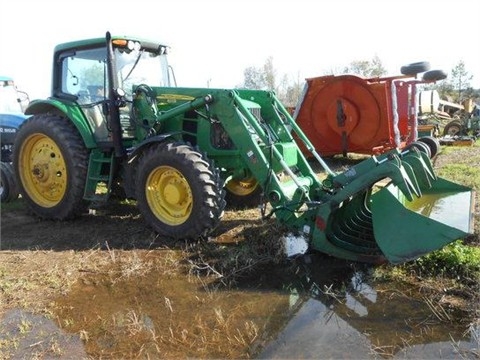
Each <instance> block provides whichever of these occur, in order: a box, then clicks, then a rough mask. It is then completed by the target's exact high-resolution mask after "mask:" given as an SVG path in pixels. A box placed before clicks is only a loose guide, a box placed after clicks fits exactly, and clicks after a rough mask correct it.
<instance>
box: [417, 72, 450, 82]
mask: <svg viewBox="0 0 480 360" xmlns="http://www.w3.org/2000/svg"><path fill="white" fill-rule="evenodd" d="M446 78H447V73H446V72H445V71H443V70H430V71H427V72H426V73H425V74H423V76H422V79H423V81H440V80H444V79H446Z"/></svg>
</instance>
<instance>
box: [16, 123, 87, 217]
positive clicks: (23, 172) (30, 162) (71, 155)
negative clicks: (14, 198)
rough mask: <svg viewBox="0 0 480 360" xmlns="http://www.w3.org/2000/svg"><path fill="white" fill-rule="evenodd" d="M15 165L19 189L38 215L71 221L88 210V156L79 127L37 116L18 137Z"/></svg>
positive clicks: (22, 127) (25, 125)
mask: <svg viewBox="0 0 480 360" xmlns="http://www.w3.org/2000/svg"><path fill="white" fill-rule="evenodd" d="M13 164H14V169H15V173H16V175H17V179H18V182H19V184H18V185H19V190H20V193H21V194H22V197H23V198H24V199H25V201H26V203H27V205H28V207H29V208H30V209H31V210H32V211H33V212H34V213H35V214H36V215H38V216H40V217H42V218H47V219H54V220H66V219H71V218H73V217H75V216H77V215H79V214H80V213H81V212H82V211H84V210H85V203H84V202H83V192H84V187H85V181H86V177H87V167H88V153H87V149H86V147H85V145H84V143H83V141H82V138H81V136H80V134H79V133H78V131H77V129H76V128H75V126H74V125H73V124H72V123H71V122H70V121H69V120H68V119H66V118H64V117H62V116H57V115H49V114H46V115H35V116H32V117H31V118H29V119H28V120H27V121H26V122H25V123H23V124H22V126H21V127H20V129H19V131H18V133H17V136H16V138H15V145H14V149H13Z"/></svg>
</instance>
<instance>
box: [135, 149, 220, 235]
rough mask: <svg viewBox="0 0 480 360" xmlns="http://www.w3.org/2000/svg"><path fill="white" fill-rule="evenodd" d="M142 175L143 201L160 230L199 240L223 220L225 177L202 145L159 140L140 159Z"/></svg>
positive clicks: (144, 212) (140, 202) (139, 177)
mask: <svg viewBox="0 0 480 360" xmlns="http://www.w3.org/2000/svg"><path fill="white" fill-rule="evenodd" d="M136 174H137V175H136V179H135V190H136V199H137V206H138V208H139V210H140V212H141V214H142V215H143V217H144V218H145V221H146V222H147V223H148V224H149V225H150V226H151V227H152V228H153V229H154V230H155V231H156V232H157V233H158V234H159V235H161V236H165V237H168V238H173V239H190V240H191V239H197V238H200V237H202V236H207V235H208V234H209V233H210V232H211V231H212V230H213V229H214V228H215V227H216V226H217V225H218V223H219V222H220V219H221V217H222V216H223V211H224V208H225V200H224V197H225V191H224V190H223V182H222V181H221V179H220V175H219V172H218V170H217V169H215V168H214V166H213V163H211V162H210V161H208V159H207V158H206V156H205V155H204V154H203V153H201V152H200V151H198V150H197V149H194V148H192V147H191V146H190V145H188V144H185V143H181V142H176V143H173V142H169V143H161V144H156V145H153V146H151V147H149V148H148V149H146V150H145V151H144V153H143V154H142V155H141V157H140V158H139V159H138V163H137V167H136Z"/></svg>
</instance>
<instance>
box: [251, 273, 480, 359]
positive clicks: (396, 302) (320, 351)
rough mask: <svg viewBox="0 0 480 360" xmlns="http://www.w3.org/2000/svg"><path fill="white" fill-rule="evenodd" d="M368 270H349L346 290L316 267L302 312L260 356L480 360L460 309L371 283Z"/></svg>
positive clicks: (306, 282) (305, 284)
mask: <svg viewBox="0 0 480 360" xmlns="http://www.w3.org/2000/svg"><path fill="white" fill-rule="evenodd" d="M367 272H368V269H366V268H364V269H356V270H352V272H347V273H346V274H345V276H346V277H349V281H347V282H345V283H344V289H343V290H344V291H342V292H334V289H332V286H331V285H330V286H329V285H328V284H329V282H328V274H325V273H324V272H322V270H321V269H320V268H319V267H318V266H317V265H312V266H310V267H309V268H308V269H307V273H306V274H305V277H304V278H303V281H301V284H300V286H298V289H299V293H298V294H297V295H295V296H294V297H295V298H296V299H297V300H296V302H297V305H296V306H297V311H296V312H295V314H293V315H292V317H291V319H289V321H288V323H286V324H285V327H284V328H283V329H282V330H279V332H278V335H277V336H276V337H275V338H274V339H273V341H271V342H270V343H267V344H265V345H264V349H263V351H261V352H260V354H259V355H258V358H268V359H280V358H282V359H285V358H288V359H291V358H297V359H298V358H301V359H319V358H320V359H345V358H348V359H351V358H355V359H372V358H407V359H419V358H421V359H440V358H441V359H458V358H462V359H478V357H479V336H478V335H479V334H478V329H470V331H468V325H467V324H465V322H463V323H462V321H461V317H460V316H461V315H460V314H454V313H448V312H445V310H442V309H443V308H440V306H438V304H437V307H436V308H433V307H435V305H434V304H432V303H430V302H429V301H428V299H425V298H424V297H423V296H422V295H421V294H419V293H418V292H417V291H416V290H415V289H412V288H409V287H407V286H405V285H402V284H398V283H376V284H374V285H372V284H368V283H366V282H365V280H364V279H365V276H366V275H367ZM337 285H338V283H337ZM298 303H301V305H300V306H298Z"/></svg>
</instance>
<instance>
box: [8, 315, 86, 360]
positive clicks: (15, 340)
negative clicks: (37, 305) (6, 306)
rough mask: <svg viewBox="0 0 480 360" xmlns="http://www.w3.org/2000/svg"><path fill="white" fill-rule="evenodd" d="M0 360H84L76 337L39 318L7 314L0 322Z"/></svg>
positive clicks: (81, 348)
mask: <svg viewBox="0 0 480 360" xmlns="http://www.w3.org/2000/svg"><path fill="white" fill-rule="evenodd" d="M0 358H1V359H64V360H65V359H72V360H74V359H85V358H87V353H86V352H85V350H84V346H83V343H82V341H81V340H80V337H79V336H78V335H75V334H69V333H67V332H65V331H64V330H62V329H60V328H59V327H58V326H57V324H56V323H55V322H54V321H52V320H50V319H47V318H46V317H44V316H42V315H36V314H32V313H29V312H26V311H23V310H19V309H14V310H9V311H7V312H6V313H5V314H4V316H3V317H2V318H1V319H0Z"/></svg>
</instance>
